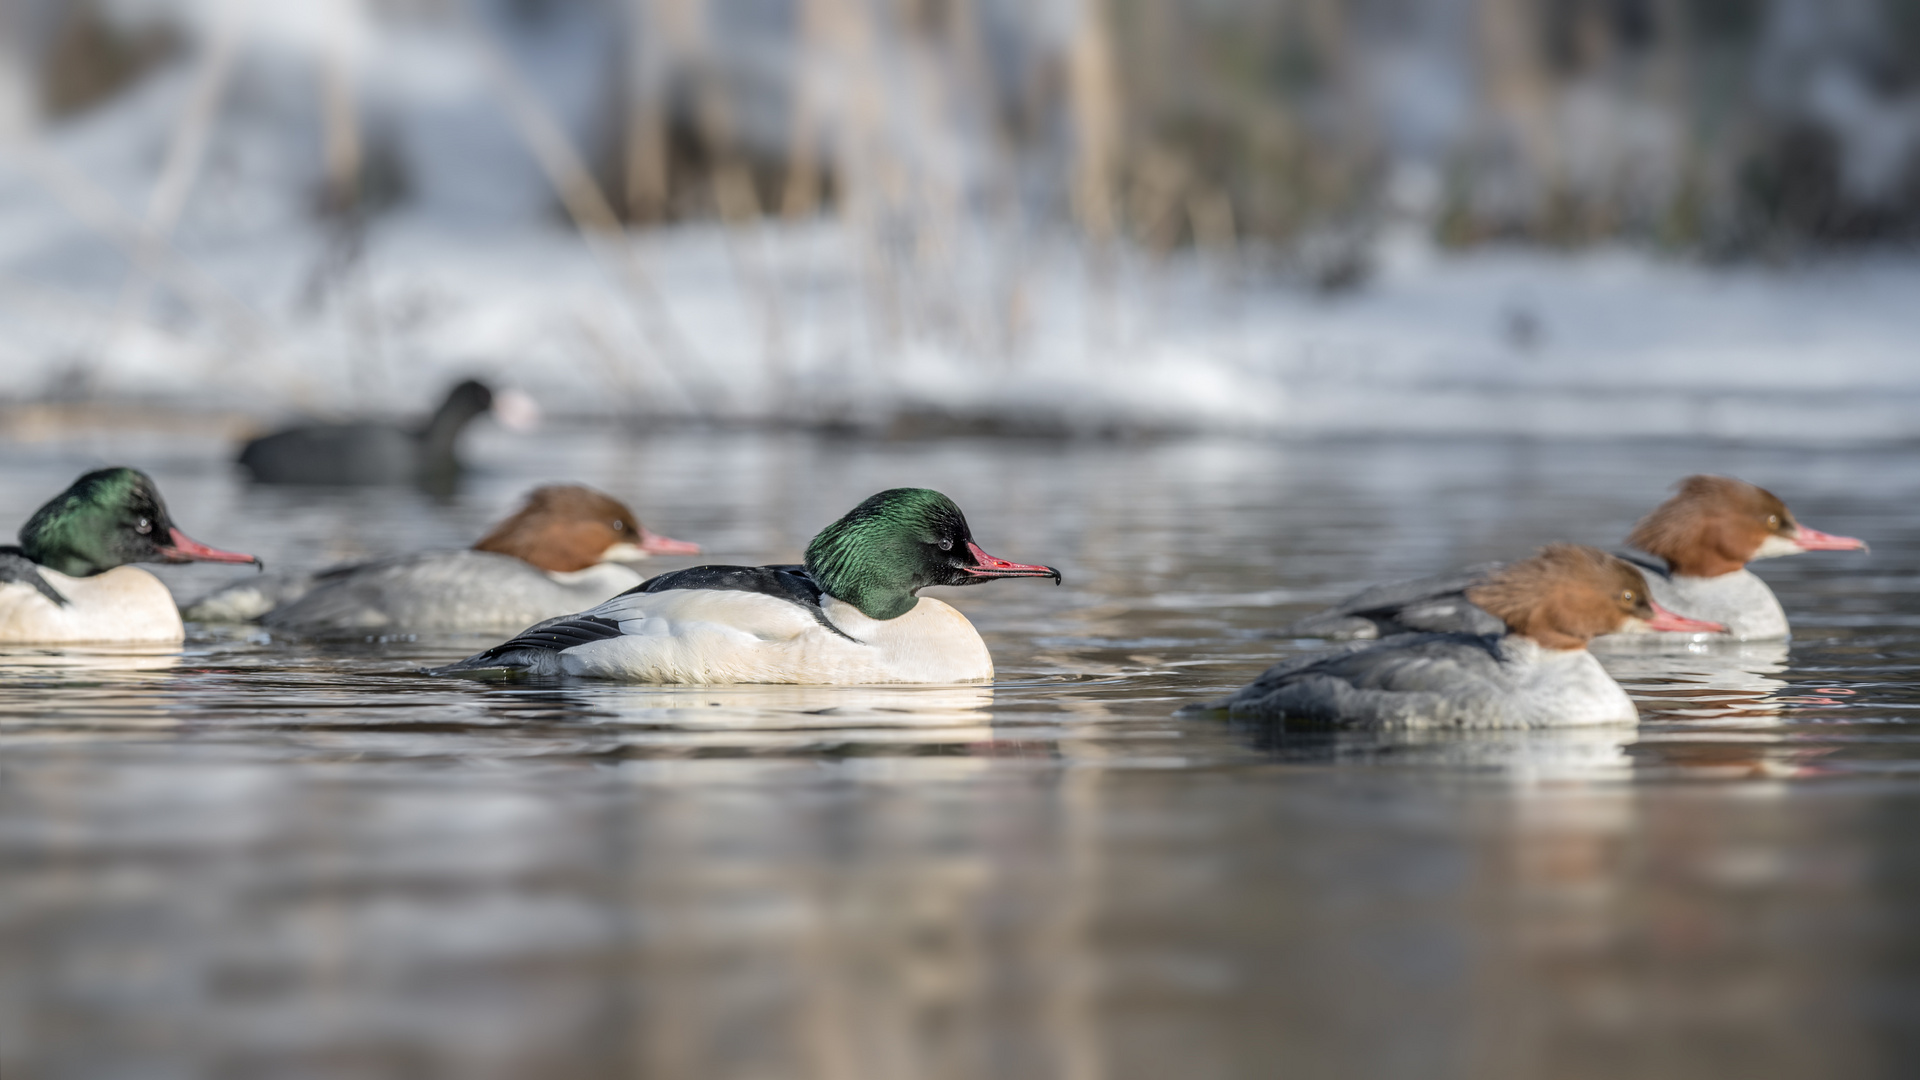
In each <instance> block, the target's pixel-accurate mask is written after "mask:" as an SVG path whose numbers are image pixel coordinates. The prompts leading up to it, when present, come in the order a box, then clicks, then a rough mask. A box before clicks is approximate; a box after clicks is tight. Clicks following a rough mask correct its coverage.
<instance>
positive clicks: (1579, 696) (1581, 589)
mask: <svg viewBox="0 0 1920 1080" xmlns="http://www.w3.org/2000/svg"><path fill="white" fill-rule="evenodd" d="M1466 596H1467V599H1468V600H1470V601H1472V602H1473V603H1474V604H1475V605H1476V606H1478V607H1479V608H1480V609H1481V610H1482V611H1483V612H1486V613H1489V614H1491V615H1492V616H1493V617H1495V618H1498V619H1499V620H1501V630H1502V632H1501V633H1497V634H1488V635H1484V636H1482V635H1476V634H1463V633H1416V634H1401V635H1398V636H1395V637H1390V638H1387V639H1385V640H1383V641H1378V642H1373V643H1370V644H1364V645H1353V646H1349V647H1348V648H1347V649H1346V650H1345V651H1343V652H1340V653H1337V654H1335V655H1332V656H1319V657H1306V658H1302V659H1298V660H1289V661H1285V662H1282V663H1279V664H1276V665H1274V666H1273V667H1272V668H1269V669H1268V670H1267V671H1266V673H1265V674H1263V675H1261V676H1260V677H1259V678H1258V679H1255V680H1254V681H1253V682H1252V683H1251V684H1249V685H1247V686H1245V687H1243V688H1241V689H1240V690H1239V691H1237V692H1235V693H1234V694H1232V695H1230V696H1228V697H1226V698H1222V699H1220V700H1218V701H1214V702H1210V703H1208V704H1207V705H1206V706H1204V707H1205V708H1209V709H1224V710H1226V711H1227V712H1229V713H1230V714H1232V715H1235V716H1249V717H1276V718H1278V717H1285V718H1290V719H1295V720H1300V721H1305V722H1309V723H1315V724H1328V725H1333V726H1337V727H1370V728H1402V729H1404V728H1536V727H1559V726H1567V725H1573V724H1611V723H1632V722H1633V721H1635V720H1637V719H1638V718H1639V713H1638V712H1637V711H1636V710H1635V709H1634V707H1633V701H1632V699H1630V698H1629V697H1627V692H1626V691H1625V690H1622V689H1621V688H1620V684H1619V683H1617V682H1614V681H1613V679H1611V678H1609V677H1608V675H1607V673H1606V672H1605V671H1604V670H1602V669H1601V667H1600V663H1599V661H1597V660H1595V659H1594V658H1593V655H1592V654H1591V653H1589V652H1587V649H1586V645H1587V642H1588V641H1590V640H1592V639H1593V638H1594V637H1595V636H1597V635H1600V634H1610V633H1617V632H1619V631H1621V630H1623V629H1628V628H1633V627H1644V628H1646V629H1648V630H1656V631H1675V632H1688V633H1694V632H1707V631H1717V630H1720V629H1721V627H1720V625H1719V624H1718V623H1712V622H1705V621H1702V620H1697V619H1688V618H1684V617H1682V616H1679V615H1675V614H1674V613H1673V612H1671V611H1668V610H1666V609H1665V608H1663V607H1661V606H1660V605H1659V604H1658V603H1657V602H1655V601H1654V600H1653V599H1652V597H1651V596H1649V595H1648V592H1647V582H1646V579H1645V578H1644V577H1642V576H1641V573H1640V571H1639V570H1638V569H1637V568H1636V567H1634V566H1633V565H1632V564H1631V563H1628V562H1626V561H1625V560H1623V559H1620V558H1618V557H1616V556H1613V555H1609V554H1607V553H1606V552H1604V551H1601V550H1599V549H1598V548H1590V547H1583V546H1581V545H1578V544H1549V545H1547V546H1546V547H1544V548H1542V549H1540V551H1539V553H1537V554H1536V555H1534V556H1533V557H1532V558H1529V559H1524V560H1521V561H1520V562H1516V563H1511V564H1508V565H1507V566H1503V567H1501V568H1500V569H1498V570H1495V571H1493V572H1492V573H1490V574H1488V575H1487V576H1486V577H1485V578H1483V579H1482V580H1481V581H1480V582H1479V583H1478V584H1476V585H1473V586H1471V587H1469V588H1468V589H1467V591H1466Z"/></svg>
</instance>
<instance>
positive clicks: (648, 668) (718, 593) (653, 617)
mask: <svg viewBox="0 0 1920 1080" xmlns="http://www.w3.org/2000/svg"><path fill="white" fill-rule="evenodd" d="M1059 576H1060V574H1059V571H1057V570H1055V569H1053V568H1052V567H1047V566H1036V565H1028V564H1023V563H1012V562H1007V561H1006V560H1004V559H998V558H995V557H994V556H991V555H988V554H987V553H986V552H984V551H982V550H981V549H980V547H979V545H978V544H975V543H974V542H973V538H972V534H971V532H970V531H969V529H968V527H967V523H966V518H965V517H964V516H962V515H961V513H960V511H959V508H958V507H956V506H954V505H953V503H952V502H951V501H950V500H948V499H947V498H946V496H944V495H941V494H939V493H938V492H932V491H927V490H926V489H922V488H896V489H893V490H890V491H883V492H881V493H879V494H877V495H875V496H873V497H872V498H870V499H868V500H866V501H865V502H863V503H861V504H860V505H859V506H857V507H855V508H854V509H853V510H852V511H850V512H849V513H848V514H847V515H846V516H845V517H842V518H841V519H840V520H839V521H836V522H834V523H833V524H832V525H829V526H828V527H827V528H826V529H825V530H823V531H822V532H821V533H820V535H819V536H817V537H815V538H814V540H813V542H812V544H810V545H809V546H808V548H807V561H806V563H805V564H788V565H771V566H700V567H694V568H692V569H689V570H681V571H676V572H673V573H668V574H662V575H660V576H659V577H656V578H653V579H651V580H649V581H647V582H646V583H645V584H643V585H641V586H639V587H637V588H635V589H632V590H629V591H628V592H625V593H622V594H621V595H619V596H616V597H614V598H613V599H611V600H609V601H607V602H606V603H604V604H601V605H600V606H598V607H596V608H593V609H591V610H589V611H584V612H581V613H580V614H578V615H572V616H569V617H566V618H563V619H555V620H552V621H550V622H546V623H542V624H540V625H537V626H533V627H530V628H528V629H527V630H525V631H524V632H522V633H521V634H519V635H518V636H516V637H514V638H513V639H512V640H510V641H507V642H505V643H503V644H501V645H498V646H496V647H494V648H492V649H488V650H487V651H485V652H482V653H479V654H477V655H475V656H472V657H469V658H467V659H466V660H463V661H461V662H460V663H457V664H452V665H449V666H447V667H444V668H441V669H439V671H438V672H437V673H438V674H453V673H467V672H475V673H478V672H500V673H507V674H520V675H542V676H554V675H574V676H588V677H594V678H603V679H617V680H621V681H624V682H645V683H737V682H753V683H814V684H834V685H852V684H863V683H965V682H983V681H986V680H989V679H991V678H993V657H992V656H991V654H989V653H988V651H987V647H986V643H985V642H984V641H982V640H981V638H980V634H979V632H978V631H976V630H975V629H974V628H973V624H972V623H970V622H968V621H967V618H966V616H964V615H962V614H960V612H958V611H956V610H954V609H953V608H952V607H951V606H949V605H947V604H945V603H942V602H941V601H939V600H936V599H934V598H932V597H925V596H918V595H916V593H917V592H918V590H919V589H921V588H925V587H927V586H930V585H974V584H979V583H981V582H984V581H989V580H992V579H995V578H1006V577H1051V578H1054V579H1055V580H1056V581H1057V580H1059Z"/></svg>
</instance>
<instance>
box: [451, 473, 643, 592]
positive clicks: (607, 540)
mask: <svg viewBox="0 0 1920 1080" xmlns="http://www.w3.org/2000/svg"><path fill="white" fill-rule="evenodd" d="M640 536H641V533H640V523H639V522H638V521H635V520H634V517H633V511H631V510H629V509H627V508H626V507H625V506H624V505H622V504H621V503H620V502H619V500H617V499H614V498H613V497H612V496H609V495H604V494H601V493H600V492H598V491H595V490H593V489H592V488H590V487H582V486H580V485H579V484H554V485H550V486H548V487H542V488H535V489H534V490H533V493H532V494H531V495H528V496H527V504H526V505H525V506H522V507H521V508H520V509H519V510H517V511H515V512H514V515H513V516H512V517H510V518H508V519H507V520H505V521H503V522H501V523H500V524H498V525H496V526H494V527H493V531H492V532H490V533H488V534H487V535H485V536H483V537H481V538H480V542H479V543H477V544H475V545H473V548H474V550H475V551H496V552H499V553H500V554H502V555H511V556H513V557H514V558H516V559H523V560H525V561H527V562H530V563H532V564H533V565H535V566H537V567H539V568H540V569H542V570H549V571H557V572H560V573H567V572H570V571H574V570H585V569H586V568H587V567H589V566H593V565H595V564H596V563H599V562H600V561H601V560H602V558H603V556H605V555H606V552H607V549H608V548H610V547H612V546H613V545H615V544H619V543H629V544H633V543H638V542H639V541H640Z"/></svg>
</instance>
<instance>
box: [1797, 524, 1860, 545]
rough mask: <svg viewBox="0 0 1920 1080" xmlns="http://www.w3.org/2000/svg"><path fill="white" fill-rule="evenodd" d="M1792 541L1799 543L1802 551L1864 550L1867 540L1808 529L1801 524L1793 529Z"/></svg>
mask: <svg viewBox="0 0 1920 1080" xmlns="http://www.w3.org/2000/svg"><path fill="white" fill-rule="evenodd" d="M1793 542H1794V543H1796V544H1799V545H1800V550H1802V551H1865V550H1867V542H1866V541H1865V540H1856V539H1854V538H1853V537H1851V536H1835V535H1834V534H1832V533H1823V532H1821V531H1820V530H1819V529H1809V528H1807V527H1806V526H1805V525H1802V526H1800V527H1798V528H1796V529H1794V530H1793Z"/></svg>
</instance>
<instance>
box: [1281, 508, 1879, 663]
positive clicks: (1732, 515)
mask: <svg viewBox="0 0 1920 1080" xmlns="http://www.w3.org/2000/svg"><path fill="white" fill-rule="evenodd" d="M1675 486H1676V487H1677V489H1678V491H1677V493H1676V494H1675V495H1674V496H1673V497H1672V498H1670V499H1668V500H1667V501H1666V502H1664V503H1661V504H1660V506H1659V507H1657V508H1656V509H1655V510H1654V511H1653V513H1651V514H1648V515H1647V516H1646V517H1645V518H1643V519H1641V521H1640V523H1639V524H1638V525H1636V526H1635V527H1634V530H1633V532H1632V534H1631V535H1629V536H1628V537H1627V543H1628V544H1630V545H1631V546H1633V547H1634V548H1637V549H1638V550H1637V551H1623V552H1620V553H1619V554H1620V557H1621V558H1623V559H1626V560H1627V561H1629V562H1632V563H1633V564H1634V565H1635V566H1637V567H1639V568H1640V569H1641V570H1642V571H1644V572H1645V574H1646V577H1647V586H1648V588H1649V589H1651V590H1652V592H1653V598H1654V599H1655V600H1656V601H1658V602H1660V603H1661V604H1664V605H1666V606H1667V607H1670V608H1672V609H1673V610H1675V611H1679V612H1682V613H1684V614H1687V615H1690V616H1694V617H1697V618H1701V619H1706V620H1708V621H1711V622H1717V623H1720V624H1722V625H1723V626H1725V627H1726V636H1727V638H1729V639H1731V640H1734V641H1777V640H1782V639H1784V638H1786V636H1787V633H1788V629H1787V615H1786V612H1785V611H1783V610H1781V607H1780V601H1779V600H1778V599H1776V598H1775V597H1774V595H1773V590H1771V589H1769V588H1767V583H1766V582H1764V581H1762V580H1760V579H1759V578H1758V577H1756V576H1755V575H1754V574H1753V572H1752V571H1750V570H1748V569H1747V568H1746V564H1747V563H1749V562H1752V561H1754V560H1755V559H1771V558H1774V557H1777V556H1781V555H1797V554H1799V553H1801V552H1803V551H1865V550H1866V549H1867V545H1866V544H1865V543H1864V542H1862V541H1860V540H1856V539H1854V538H1853V537H1851V536H1834V535H1832V534H1830V533H1823V532H1820V531H1818V530H1817V529H1809V528H1807V527H1806V526H1805V525H1802V524H1800V523H1799V522H1797V521H1795V520H1794V517H1793V512H1792V511H1790V510H1788V509H1787V506H1786V504H1785V503H1783V502H1781V501H1780V500H1779V498H1778V497H1776V496H1775V495H1774V494H1773V493H1772V492H1770V491H1768V490H1766V489H1765V488H1761V487H1756V486H1755V485H1753V484H1749V483H1747V482H1746V481H1744V480H1735V479H1733V478H1732V477H1727V476H1689V477H1687V478H1686V479H1685V480H1682V481H1680V483H1679V484H1677V485H1675ZM1499 567H1500V564H1499V563H1488V564H1485V565H1481V566H1473V567H1468V568H1467V569H1465V570H1462V571H1458V572H1456V573H1452V574H1441V575H1438V576H1435V577H1430V578H1421V579H1419V580H1416V581H1404V582H1396V583H1394V584H1390V585H1377V586H1375V587H1373V588H1371V589H1368V590H1366V591H1364V592H1360V593H1356V594H1355V595H1353V596H1351V597H1348V598H1347V599H1346V600H1343V601H1341V602H1340V603H1338V604H1335V605H1334V606H1333V607H1331V608H1328V609H1327V610H1325V611H1321V612H1316V613H1315V614H1312V615H1309V616H1307V617H1306V618H1304V619H1301V620H1299V621H1298V622H1296V623H1294V624H1293V625H1291V626H1289V627H1288V628H1287V629H1286V630H1285V631H1283V633H1285V634H1287V635H1288V636H1293V637H1332V638H1375V637H1384V636H1386V635H1388V634H1398V633H1407V632H1410V631H1422V630H1427V631H1453V632H1462V633H1472V634H1487V633H1494V632H1497V630H1498V628H1499V620H1498V619H1495V618H1494V617H1493V616H1491V615H1489V614H1488V613H1487V612H1485V611H1482V610H1479V609H1478V608H1476V607H1475V606H1474V605H1473V604H1472V603H1471V602H1470V601H1469V600H1468V599H1467V591H1468V590H1469V589H1470V588H1471V587H1472V586H1473V585H1474V584H1475V583H1476V582H1479V581H1482V580H1484V579H1485V577H1486V575H1487V574H1489V573H1492V572H1494V571H1496V570H1498V569H1499ZM1627 632H1629V633H1635V634H1645V633H1649V632H1650V631H1647V630H1646V629H1645V628H1633V629H1631V630H1629V631H1627ZM1684 640H1689V641H1691V640H1693V638H1691V637H1688V638H1686V639H1684Z"/></svg>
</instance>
